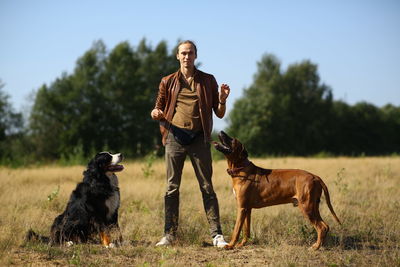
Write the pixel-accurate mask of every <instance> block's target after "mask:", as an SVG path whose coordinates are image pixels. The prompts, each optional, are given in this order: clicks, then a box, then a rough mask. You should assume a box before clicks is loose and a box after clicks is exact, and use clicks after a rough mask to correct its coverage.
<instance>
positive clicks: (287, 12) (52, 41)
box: [0, 0, 400, 129]
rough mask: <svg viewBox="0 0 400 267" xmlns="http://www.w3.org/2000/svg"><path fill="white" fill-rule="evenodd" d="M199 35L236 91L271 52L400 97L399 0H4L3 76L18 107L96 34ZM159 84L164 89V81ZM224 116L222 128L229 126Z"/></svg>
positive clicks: (215, 68) (337, 81)
mask: <svg viewBox="0 0 400 267" xmlns="http://www.w3.org/2000/svg"><path fill="white" fill-rule="evenodd" d="M142 38H146V39H147V40H148V42H149V43H150V44H152V45H153V46H155V45H157V44H158V43H159V42H160V41H161V40H166V41H167V43H168V44H169V46H170V48H172V47H173V46H174V45H175V44H176V42H177V40H178V39H192V40H194V41H195V42H196V43H197V46H198V49H199V53H198V61H199V62H201V63H202V64H201V69H202V70H203V71H206V72H209V73H212V74H214V75H215V77H216V78H217V81H218V82H219V83H228V84H229V85H230V86H231V89H232V93H231V96H230V99H228V100H229V102H228V109H230V108H231V107H232V104H233V102H234V100H235V99H237V98H238V97H240V96H241V95H242V92H243V88H245V87H247V86H249V85H250V84H251V82H252V79H253V75H254V74H255V72H256V70H257V66H256V63H257V61H259V60H260V59H261V56H262V55H263V54H264V53H273V54H275V55H276V56H277V57H278V58H279V59H280V60H281V62H282V66H283V69H286V67H287V65H289V64H293V63H296V62H300V61H302V60H304V59H309V60H311V61H312V62H313V63H316V64H318V67H319V68H318V69H319V74H320V77H321V81H322V82H323V83H325V84H327V85H329V86H330V87H331V88H332V91H333V95H334V98H335V99H342V100H344V101H346V102H347V103H349V104H354V103H356V102H359V101H367V102H370V103H373V104H375V105H377V106H382V105H385V104H387V103H392V104H394V105H397V106H398V105H400V1H398V0H379V1H378V0H373V1H372V0H348V1H345V0H342V1H339V0H337V1H333V0H331V1H330V0H327V1H318V0H315V1H311V0H310V1H307V0H306V1H296V0H292V1H288V0H283V1H269V0H264V1H262V0H260V1H251V0H249V1H235V0H231V1H217V0H214V1H188V0H187V1H172V0H170V1H152V0H146V1H134V0H131V1H119V0H113V1H101V0H97V1H94V0H68V1H55V0H0V79H1V80H2V82H3V83H4V84H5V87H4V88H3V90H4V91H5V92H6V93H7V94H9V95H10V101H11V103H12V104H13V106H14V108H15V109H16V110H17V111H21V110H24V109H26V107H27V106H29V101H28V96H29V95H30V94H31V93H32V92H33V91H34V90H37V89H38V88H39V87H40V86H41V85H42V84H44V83H45V84H50V83H51V82H52V81H54V80H55V79H56V78H57V77H60V75H61V74H62V72H67V73H72V71H73V69H74V67H75V62H76V60H77V59H78V58H79V57H80V56H82V55H83V53H84V52H85V51H87V50H88V49H89V48H90V47H91V45H92V43H93V41H95V40H99V39H102V40H103V41H104V43H105V44H106V46H107V48H108V49H109V50H111V49H112V48H114V47H115V45H116V44H118V43H120V42H122V41H129V43H130V44H131V45H132V46H136V45H137V44H138V43H139V41H140V40H141V39H142ZM155 90H156V88H155ZM224 125H225V123H224V122H223V121H218V122H216V128H220V129H221V128H223V127H224Z"/></svg>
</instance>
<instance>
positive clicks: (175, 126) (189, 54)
mask: <svg viewBox="0 0 400 267" xmlns="http://www.w3.org/2000/svg"><path fill="white" fill-rule="evenodd" d="M176 58H177V59H178V61H179V63H180V69H179V70H178V71H177V72H175V73H172V74H170V75H168V76H166V77H164V78H162V79H161V82H160V86H159V91H158V96H157V100H156V104H155V108H154V109H153V110H152V111H151V117H152V118H153V119H154V120H159V121H160V131H161V134H162V142H163V144H164V145H165V160H166V168H167V191H166V194H165V197H164V200H165V227H164V234H165V235H164V236H163V238H162V239H161V241H160V242H158V243H157V244H156V246H167V245H170V244H171V243H172V242H173V241H174V239H175V238H176V231H177V229H178V218H179V186H180V183H181V176H182V169H183V164H184V161H185V158H186V156H187V155H188V156H189V157H190V160H191V162H192V165H193V168H194V171H195V174H196V177H197V180H198V182H199V185H200V190H201V193H202V197H203V204H204V209H205V211H206V215H207V219H208V222H209V224H210V232H211V236H212V237H213V245H214V246H217V247H224V246H225V245H226V244H227V243H226V242H225V240H224V237H223V235H222V230H221V224H220V220H219V206H218V200H217V196H216V194H215V192H214V189H213V185H212V181H211V176H212V160H211V151H210V140H211V130H212V112H213V111H214V113H215V114H216V115H217V117H219V118H222V117H224V115H225V105H226V99H227V97H228V95H229V92H230V88H229V86H228V85H227V84H222V85H221V89H220V91H219V92H218V84H217V82H216V80H215V78H214V76H212V75H210V74H207V73H204V72H202V71H200V70H197V69H196V68H195V60H196V58H197V48H196V45H195V44H194V43H193V42H192V41H189V40H188V41H183V42H181V43H180V44H179V45H178V48H177V54H176Z"/></svg>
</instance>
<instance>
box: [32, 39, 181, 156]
mask: <svg viewBox="0 0 400 267" xmlns="http://www.w3.org/2000/svg"><path fill="white" fill-rule="evenodd" d="M177 68H178V62H177V61H176V59H175V57H174V54H169V53H168V50H167V45H166V43H165V42H160V43H159V44H158V45H157V46H156V48H155V49H152V47H150V46H149V45H147V44H146V41H145V40H142V41H141V42H140V43H139V46H138V48H137V49H136V50H135V49H134V48H132V47H131V46H130V45H129V43H128V42H122V43H120V44H118V45H117V46H116V47H115V48H114V49H113V50H112V51H111V52H108V51H107V49H106V47H105V45H104V43H103V42H102V41H97V42H95V43H94V44H93V46H92V47H91V49H89V50H88V51H87V52H85V53H84V55H83V56H82V57H80V58H79V59H78V61H77V64H76V67H75V69H74V72H73V73H72V74H70V75H67V74H63V75H62V77H60V78H57V79H56V80H55V82H53V83H52V84H50V85H43V86H42V87H41V88H40V89H39V90H38V92H37V95H36V99H35V103H34V106H33V109H32V112H31V117H30V128H31V130H32V138H33V140H34V143H35V144H36V146H37V152H38V154H39V155H40V156H41V157H43V158H52V159H58V158H60V157H61V156H63V157H65V158H68V157H69V156H73V155H75V154H76V153H81V154H82V155H83V156H85V157H86V156H88V155H89V154H93V153H95V152H98V151H102V150H111V151H121V152H124V153H125V154H126V155H128V156H141V155H144V154H146V153H148V152H149V151H150V150H152V149H153V148H154V146H155V145H156V144H158V143H160V136H159V132H158V127H157V123H156V122H154V121H153V120H151V118H150V115H149V114H150V111H151V109H152V107H153V105H154V100H155V96H156V93H157V89H158V84H159V81H160V79H161V77H162V76H165V75H167V74H169V73H171V72H173V71H175V70H176V69H177Z"/></svg>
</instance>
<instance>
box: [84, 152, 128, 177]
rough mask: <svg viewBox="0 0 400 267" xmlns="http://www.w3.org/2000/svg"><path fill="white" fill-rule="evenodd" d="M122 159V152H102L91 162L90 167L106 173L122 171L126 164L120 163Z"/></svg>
mask: <svg viewBox="0 0 400 267" xmlns="http://www.w3.org/2000/svg"><path fill="white" fill-rule="evenodd" d="M122 159H123V157H122V154H121V153H117V154H111V153H109V152H100V153H97V155H96V156H95V157H94V158H93V159H92V160H91V161H90V162H89V164H88V169H96V170H97V171H100V172H104V173H106V172H120V171H122V170H123V169H124V166H122V165H120V164H119V163H120V162H121V161H122Z"/></svg>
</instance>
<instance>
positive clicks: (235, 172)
mask: <svg viewBox="0 0 400 267" xmlns="http://www.w3.org/2000/svg"><path fill="white" fill-rule="evenodd" d="M250 164H251V161H250V160H248V159H246V160H245V161H244V162H243V166H241V167H237V168H231V169H229V168H228V169H226V172H227V173H228V174H229V175H230V176H232V177H245V176H243V175H239V174H240V172H241V171H242V170H243V169H244V168H246V167H247V166H249V165H250Z"/></svg>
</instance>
